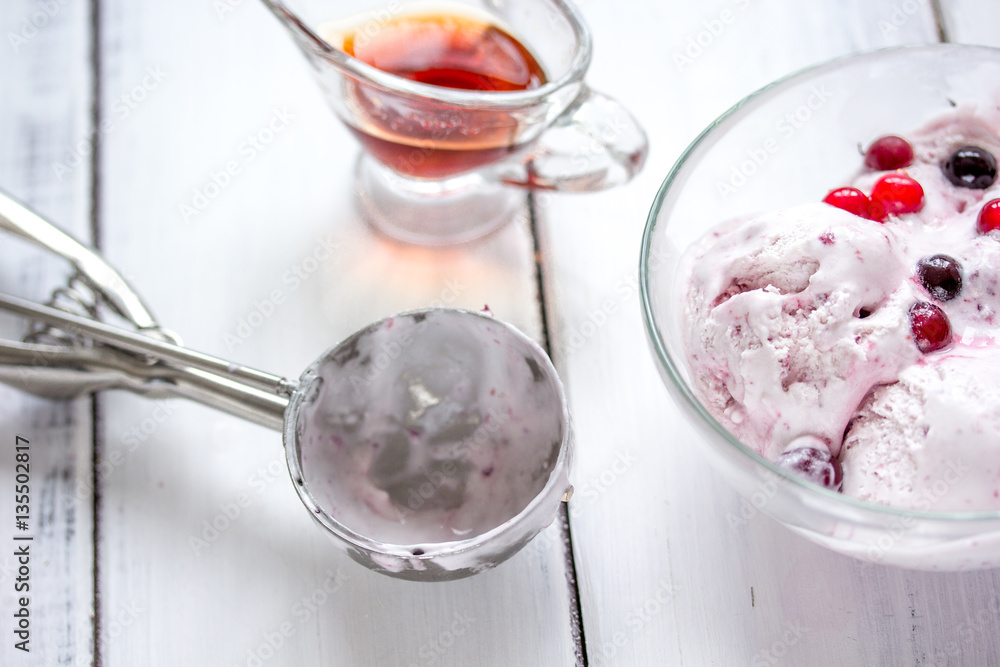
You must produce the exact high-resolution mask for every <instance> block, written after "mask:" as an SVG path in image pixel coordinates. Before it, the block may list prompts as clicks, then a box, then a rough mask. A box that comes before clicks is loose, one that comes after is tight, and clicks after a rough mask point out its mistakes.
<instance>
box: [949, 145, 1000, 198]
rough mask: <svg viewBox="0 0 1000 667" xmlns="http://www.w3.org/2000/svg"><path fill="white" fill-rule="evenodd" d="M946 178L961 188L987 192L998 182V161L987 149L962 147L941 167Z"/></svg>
mask: <svg viewBox="0 0 1000 667" xmlns="http://www.w3.org/2000/svg"><path fill="white" fill-rule="evenodd" d="M941 169H942V170H943V171H944V175H945V177H946V178H947V179H948V180H949V181H951V184H952V185H954V186H956V187H959V188H972V189H973V190H985V189H986V188H988V187H990V186H991V185H993V183H994V182H995V181H996V180H997V159H996V158H995V157H993V154H992V153H990V152H989V151H988V150H986V149H985V148H980V147H979V146H962V147H961V148H959V149H958V150H956V151H955V152H954V153H952V154H951V155H950V156H949V157H948V159H947V160H945V162H944V164H943V165H941Z"/></svg>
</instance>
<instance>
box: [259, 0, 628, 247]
mask: <svg viewBox="0 0 1000 667" xmlns="http://www.w3.org/2000/svg"><path fill="white" fill-rule="evenodd" d="M263 1H264V3H265V4H266V5H267V6H268V7H269V8H270V9H271V10H272V11H273V12H274V14H275V15H276V16H277V17H278V18H279V19H280V20H281V21H282V23H283V24H284V25H285V27H286V28H288V30H289V31H290V32H291V33H292V35H293V37H294V38H295V41H296V43H297V44H298V45H299V46H300V47H301V49H302V50H303V52H304V53H305V54H306V56H307V57H308V59H309V61H310V63H311V64H312V65H313V70H314V72H315V74H316V77H317V80H318V82H319V84H320V86H321V87H322V89H323V90H324V92H325V93H326V97H327V99H328V100H329V102H330V104H331V105H332V106H333V109H334V111H335V112H336V114H337V115H338V117H339V118H340V119H341V120H342V121H343V122H344V123H345V124H346V125H347V127H348V128H349V129H350V130H351V132H352V134H354V135H355V136H356V137H357V138H358V140H359V141H360V143H361V144H362V146H363V148H364V151H363V152H362V154H361V156H360V158H359V160H358V164H357V172H356V179H357V182H356V184H357V189H358V195H359V198H360V203H361V209H362V212H363V214H364V216H365V218H366V219H367V220H368V222H370V223H371V224H372V225H373V226H374V227H375V228H376V229H378V230H379V231H381V232H383V233H385V234H388V235H389V236H392V237H394V238H397V239H400V240H404V241H408V242H413V243H424V244H439V243H456V242H462V241H466V240H469V239H472V238H476V237H478V236H481V235H483V234H486V233H487V232H489V231H491V230H493V229H495V228H497V227H498V226H500V225H502V224H503V223H504V222H506V221H507V220H509V219H510V218H511V217H512V215H513V213H514V211H515V209H516V208H517V207H518V206H519V205H520V204H521V203H522V202H523V193H522V192H521V190H522V189H524V188H531V189H538V190H553V191H563V192H591V191H595V190H601V189H605V188H609V187H614V186H617V185H620V184H622V183H625V182H626V181H628V180H629V179H630V178H631V177H632V176H633V175H634V174H636V173H637V172H638V171H639V169H641V167H642V164H643V162H644V160H645V157H646V152H647V141H646V136H645V133H644V132H643V130H642V128H641V127H640V126H639V124H638V123H637V122H636V121H635V119H634V118H633V117H632V116H631V114H629V112H628V111H627V110H626V109H624V108H623V107H622V106H621V105H620V104H618V103H617V102H616V101H614V100H613V99H611V98H609V97H607V96H605V95H603V94H601V93H598V92H595V91H593V90H591V89H590V88H588V87H587V85H586V84H585V83H584V80H583V79H584V75H585V73H586V71H587V67H588V65H589V63H590V57H591V38H590V32H589V31H588V29H587V27H586V25H584V23H583V21H582V19H581V17H580V15H579V13H578V12H577V11H576V9H575V8H573V7H572V6H571V5H569V4H568V3H567V2H564V1H563V0H448V2H433V3H429V2H425V1H421V0H414V1H408V0H391V1H390V2H389V4H385V0H370V1H366V0H351V1H349V2H348V1H347V0H293V1H292V2H289V3H284V2H280V1H279V0H263ZM345 17H346V18H345ZM483 68H485V70H486V72H487V74H485V75H484V74H483ZM470 71H471V72H472V73H471V74H470Z"/></svg>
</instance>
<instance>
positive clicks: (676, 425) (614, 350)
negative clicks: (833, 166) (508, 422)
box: [538, 1, 1000, 665]
mask: <svg viewBox="0 0 1000 667" xmlns="http://www.w3.org/2000/svg"><path fill="white" fill-rule="evenodd" d="M581 4H582V11H583V13H584V15H585V17H586V18H587V20H588V22H589V23H590V25H591V27H592V29H593V31H594V42H595V58H594V63H593V66H592V68H591V74H590V76H589V77H588V78H589V80H590V81H591V82H592V84H593V85H594V87H595V88H597V89H600V90H605V91H606V92H609V93H611V94H613V95H614V96H616V97H617V98H618V99H619V100H621V101H622V102H623V103H624V104H625V105H626V106H628V107H629V108H631V109H632V110H633V111H634V113H635V114H636V115H637V117H638V118H639V119H640V121H641V122H642V123H643V124H644V126H645V127H646V129H647V130H648V132H649V135H650V142H651V146H652V151H651V154H650V159H649V162H648V165H647V167H646V169H645V171H644V172H643V173H642V174H641V175H640V176H639V177H638V178H637V179H636V180H635V181H634V182H633V183H631V184H629V185H628V186H627V187H624V188H621V189H619V190H616V191H612V192H607V193H602V194H599V195H593V196H586V197H580V196H542V197H539V200H538V201H539V216H540V217H541V218H542V219H543V220H544V234H543V256H544V261H545V266H546V274H545V275H546V278H547V283H548V289H549V291H550V294H549V297H550V298H549V299H548V303H549V304H550V309H549V313H550V316H551V318H552V320H553V325H552V332H553V333H552V336H553V341H554V346H555V347H556V351H557V354H556V356H557V366H558V367H559V368H560V370H561V372H562V373H563V374H564V377H565V379H566V381H567V384H568V388H569V393H570V400H571V407H572V409H573V411H574V414H575V418H576V426H577V436H578V437H577V441H578V444H579V449H578V452H579V457H578V466H577V472H576V486H577V493H576V495H575V497H574V499H573V500H572V501H571V503H570V507H571V517H572V530H573V537H574V542H575V552H576V554H577V556H578V560H577V563H578V572H579V575H580V581H581V595H582V607H583V616H584V621H585V623H584V626H585V631H586V640H587V648H588V654H589V661H590V664H591V665H646V664H657V665H706V664H718V665H736V664H753V665H776V664H790V665H862V664H864V665H876V664H994V663H996V662H997V656H998V655H1000V653H998V647H997V643H996V641H997V640H996V638H995V635H994V633H991V632H990V631H989V630H987V629H986V628H991V627H996V625H997V623H998V621H1000V619H998V590H1000V586H998V584H1000V581H998V576H1000V575H998V573H997V572H985V573H970V574H925V573H916V572H906V571H903V570H896V569H889V568H883V567H875V566H871V567H867V568H866V567H863V566H861V565H860V564H859V563H857V562H855V561H853V560H850V559H848V558H845V557H842V556H839V555H837V554H834V553H831V552H828V551H826V550H824V549H822V548H820V547H817V546H814V545H812V544H811V543H809V542H807V541H806V540H804V539H802V538H800V537H798V536H796V535H794V534H792V533H790V532H789V531H787V530H786V529H785V528H783V527H781V526H780V525H778V524H777V523H775V522H773V521H771V520H770V519H768V518H765V517H763V516H758V517H756V518H754V519H753V520H751V521H749V522H748V525H746V526H743V527H739V528H738V529H736V530H733V529H731V528H730V527H729V526H728V525H727V524H726V522H725V520H724V517H725V516H726V514H727V513H733V514H738V512H739V510H740V499H739V497H738V496H737V495H736V494H735V493H734V492H733V491H731V490H730V489H729V488H728V486H727V485H726V484H725V483H724V482H723V481H722V480H721V478H719V477H717V475H716V474H715V473H714V472H713V471H712V470H711V469H710V468H709V466H708V465H707V464H706V463H705V462H704V461H703V460H702V457H701V456H700V454H699V452H697V451H696V450H695V448H694V446H693V444H691V445H690V446H686V445H688V444H689V443H692V440H693V439H694V438H695V437H696V436H695V435H694V433H693V431H692V430H691V429H690V427H688V426H687V424H686V422H685V419H684V417H683V415H682V414H681V413H680V412H679V411H678V410H677V408H676V407H675V405H674V403H673V401H672V400H671V399H670V398H669V396H668V395H667V394H666V392H665V390H664V388H663V386H662V383H661V381H660V379H659V378H658V376H657V374H656V371H655V367H654V362H653V360H652V357H651V354H650V352H649V350H648V349H647V345H646V343H645V340H644V334H643V331H642V319H641V315H640V312H639V307H638V306H639V299H638V294H637V288H636V283H635V280H636V278H635V275H636V265H637V259H638V251H639V242H640V236H641V232H642V229H643V226H644V223H645V219H646V215H647V212H648V209H649V206H650V204H651V202H652V200H653V196H654V194H655V192H656V190H657V188H658V186H659V184H660V182H661V180H662V179H663V177H664V176H665V175H666V173H667V171H668V170H669V168H670V166H671V164H672V162H673V161H674V160H675V159H676V158H677V157H678V156H679V154H680V152H681V150H682V149H683V148H684V147H685V146H686V145H687V144H688V143H689V142H690V141H691V140H692V139H694V137H695V136H696V134H697V133H698V132H699V131H700V130H701V129H702V128H704V127H705V126H706V125H707V124H708V123H709V122H710V121H711V120H712V119H713V118H714V117H716V116H717V115H718V114H720V113H721V112H723V111H724V110H725V109H726V108H728V107H729V106H730V105H732V104H734V103H735V102H736V101H738V100H739V99H740V98H741V97H742V96H743V95H745V94H746V93H749V92H751V91H752V90H754V89H756V88H758V87H759V86H761V85H763V84H765V83H767V82H769V81H771V80H773V79H775V78H777V77H779V76H782V75H785V74H787V73H789V72H792V71H795V70H798V69H800V68H803V67H805V66H808V65H810V64H813V63H816V62H820V61H823V60H826V59H828V58H832V57H835V56H838V55H841V54H846V53H849V52H852V51H855V50H860V49H868V48H875V47H879V46H889V45H894V44H902V43H910V42H922V41H934V40H935V39H936V34H937V29H936V25H935V23H934V20H933V13H932V11H931V8H930V5H929V3H927V2H918V3H899V2H877V3H865V2H844V3H825V4H824V3H797V4H794V6H793V5H792V4H791V3H781V2H721V1H716V2H708V3H697V4H696V3H672V4H670V5H669V6H668V5H663V4H661V3H651V2H650V3H642V4H639V3H635V4H627V5H625V4H621V3H619V4H616V5H611V4H607V3H598V2H583V3H581ZM907 9H909V10H911V11H909V12H908V11H907ZM724 12H726V13H725V14H724ZM970 20H972V21H975V20H976V18H975V16H973V17H972V18H971V19H970ZM699 40H700V43H699ZM692 43H693V44H694V45H695V46H694V47H691V44H692ZM689 47H691V50H690V52H688V51H687V49H688V48H689ZM699 49H700V50H699ZM683 58H688V59H689V60H690V62H687V61H685V60H683ZM553 304H554V305H553Z"/></svg>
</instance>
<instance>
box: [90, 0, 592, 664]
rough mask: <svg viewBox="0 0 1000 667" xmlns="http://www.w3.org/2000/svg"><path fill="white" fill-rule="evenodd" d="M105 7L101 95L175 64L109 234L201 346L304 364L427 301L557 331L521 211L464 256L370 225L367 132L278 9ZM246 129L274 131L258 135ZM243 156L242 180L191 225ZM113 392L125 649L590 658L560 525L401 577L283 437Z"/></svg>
mask: <svg viewBox="0 0 1000 667" xmlns="http://www.w3.org/2000/svg"><path fill="white" fill-rule="evenodd" d="M103 16H104V18H105V23H104V24H103V25H102V28H103V34H104V39H103V40H102V58H103V59H104V62H105V63H106V68H105V70H106V72H107V77H106V79H105V80H104V81H103V83H102V95H103V100H104V104H105V108H109V109H113V108H114V107H113V104H114V100H115V99H116V98H117V97H120V96H121V95H123V94H128V91H130V90H133V89H134V88H135V86H137V85H138V86H141V85H143V84H142V82H143V80H144V78H146V77H147V76H149V74H148V73H149V71H150V68H152V69H153V71H158V72H159V76H160V78H161V79H162V80H161V81H160V82H159V83H158V84H157V85H156V86H155V88H153V89H152V90H149V91H148V95H147V96H146V97H145V99H144V100H143V101H142V102H141V103H139V104H137V105H136V107H135V108H134V109H132V110H131V111H130V113H129V114H128V116H127V117H126V118H123V119H122V120H121V121H120V122H119V123H118V124H117V125H116V129H115V131H114V132H113V133H112V134H110V135H109V137H108V142H107V150H106V152H105V162H104V164H103V165H102V168H103V179H102V184H103V188H102V193H101V196H102V199H101V210H102V211H103V215H102V219H101V231H102V243H103V245H104V247H105V248H106V252H107V255H108V256H109V258H110V259H111V260H112V261H113V262H114V263H115V264H117V265H118V266H120V267H122V268H123V270H124V271H125V273H126V274H128V275H129V276H130V277H131V278H133V279H134V281H135V284H136V285H137V286H138V288H139V289H140V291H141V292H142V293H143V294H144V295H146V297H147V298H148V300H149V302H150V303H151V304H153V306H154V308H155V310H156V312H157V314H158V315H159V317H160V318H161V319H162V321H163V322H164V323H165V324H166V325H167V326H169V327H170V328H173V329H176V330H177V331H179V332H180V333H181V334H182V335H183V337H184V339H185V341H186V343H187V344H188V345H190V346H192V347H194V348H195V349H200V350H204V351H206V352H210V353H214V354H218V355H221V356H224V357H229V358H232V359H234V360H238V361H240V362H244V363H248V364H252V365H254V366H257V367H260V368H263V369H265V370H269V371H272V372H278V373H282V374H285V375H287V376H289V377H297V376H298V375H299V373H300V372H301V371H302V370H303V369H304V368H305V367H306V365H307V364H308V363H310V362H311V361H312V360H314V359H315V358H317V357H318V356H319V355H320V353H321V352H322V351H323V350H324V349H325V348H327V347H329V346H330V345H332V344H333V343H335V342H336V341H338V340H340V339H341V338H343V337H345V336H346V335H348V334H349V333H351V332H353V331H355V330H357V329H359V328H361V327H362V326H364V325H366V324H368V323H369V322H372V321H375V320H376V319H379V318H381V317H383V316H385V315H388V314H391V313H394V312H398V311H401V310H404V309H408V308H413V307H417V306H424V305H428V304H430V303H439V304H448V305H457V306H464V307H470V308H481V307H482V306H483V305H484V304H488V305H489V306H490V308H491V309H492V310H493V312H494V313H495V314H496V315H497V316H498V317H501V318H503V319H505V320H508V321H511V322H512V323H514V324H515V325H517V326H519V327H521V328H522V329H524V330H525V331H527V332H528V333H529V334H530V335H534V336H538V335H539V334H540V331H541V329H540V317H539V313H538V308H537V295H536V294H535V281H534V262H533V250H532V246H531V241H530V234H528V232H527V229H526V226H525V221H524V220H521V221H520V222H519V223H518V224H515V225H512V226H510V227H508V228H507V229H505V230H504V231H502V232H501V233H499V234H497V235H494V236H492V237H490V238H489V239H487V240H486V241H484V242H482V243H479V244H476V245H473V246H470V247H464V248H461V249H445V250H420V249H414V248H408V247H404V246H400V245H397V244H394V243H391V242H388V241H385V240H383V239H380V238H378V237H376V236H374V235H373V234H372V233H371V232H370V231H369V230H368V229H367V227H365V226H364V225H363V224H362V223H361V222H360V219H359V217H358V215H357V213H356V211H355V209H354V200H353V193H352V190H351V187H352V185H351V178H352V169H353V166H354V157H355V155H356V153H357V147H356V144H355V143H354V142H353V141H352V140H351V139H350V137H349V135H348V134H347V132H346V131H345V130H344V129H343V128H342V127H341V126H340V125H339V123H338V121H337V120H336V119H335V118H334V117H333V115H332V113H331V112H330V111H329V110H328V108H327V106H326V103H325V101H324V100H323V99H322V97H321V95H320V93H319V90H318V88H317V86H316V85H315V83H314V82H313V81H312V79H311V78H310V74H309V69H308V66H307V64H306V63H305V61H304V60H303V59H302V57H301V56H300V54H299V53H298V52H297V51H295V49H294V46H293V45H292V43H291V41H290V39H289V38H288V36H287V35H286V34H285V32H284V30H283V28H281V27H280V26H279V25H278V23H277V22H276V21H275V20H274V19H273V18H272V17H271V16H270V15H269V14H267V13H266V12H265V11H264V9H263V7H262V6H261V4H260V3H256V2H245V3H242V4H239V6H238V7H237V8H236V10H235V11H233V12H231V13H228V14H225V15H224V16H221V17H220V16H219V15H218V14H217V13H216V11H215V9H214V8H213V7H212V6H211V5H210V4H208V3H171V2H166V1H164V2H149V3H143V4H142V5H137V4H135V3H131V2H109V3H106V4H104V5H103ZM179 35H183V38H179V37H178V36H179ZM279 117H280V118H283V119H286V118H287V122H286V121H285V120H281V121H276V122H275V123H274V124H273V125H272V120H274V119H276V118H279ZM279 127H280V129H278V128H279ZM268 128H271V129H270V130H268V131H269V132H272V133H273V136H270V137H269V138H266V137H265V134H266V133H264V130H267V129H268ZM262 133H264V134H262ZM250 136H257V137H259V138H260V140H261V142H264V143H265V145H264V146H263V147H262V148H261V149H260V150H256V151H250V150H247V141H248V139H247V138H248V137H250ZM229 161H238V163H239V164H240V173H239V174H237V175H235V176H234V177H233V178H232V179H231V182H228V183H226V184H225V185H224V186H220V188H219V191H218V192H216V193H215V194H214V196H211V197H210V199H211V201H210V204H209V205H208V206H206V207H204V210H201V211H199V213H198V214H197V215H195V216H191V217H189V218H188V219H185V218H184V216H183V215H182V213H181V212H180V205H181V204H184V203H191V202H193V201H194V197H195V193H196V191H198V192H204V191H205V190H206V185H207V184H210V183H212V182H213V177H214V175H215V174H216V173H217V172H218V171H219V170H221V169H223V168H224V166H225V165H226V164H227V162H229ZM210 189H211V188H210ZM297 272H298V274H301V275H298V274H297ZM276 294H277V296H275V295H276ZM279 301H280V303H279ZM244 327H248V328H244ZM101 400H102V405H103V407H104V409H105V414H106V415H107V417H106V421H105V424H104V426H103V432H104V434H105V437H106V443H107V445H106V446H107V449H108V452H112V451H118V452H120V457H119V458H120V460H121V461H122V463H121V464H120V465H119V466H118V467H117V468H116V469H115V471H114V473H113V474H112V475H110V476H109V477H108V478H107V480H106V481H105V484H104V487H103V498H104V501H103V508H104V511H103V513H102V515H101V517H100V531H99V532H100V553H101V554H102V578H101V582H100V583H101V600H102V609H101V612H102V618H103V623H102V627H103V628H105V629H107V628H108V627H109V623H110V622H111V621H112V619H114V618H115V615H116V614H124V615H126V616H127V615H128V614H130V613H131V614H132V615H133V617H132V618H129V619H127V620H129V621H130V623H129V624H128V626H127V627H125V628H124V630H123V632H121V633H120V634H119V635H118V636H117V637H114V638H112V637H110V636H107V635H105V636H104V637H102V638H103V639H104V640H105V646H106V648H105V651H104V664H105V665H137V664H143V665H177V664H211V665H248V664H255V660H260V661H262V662H264V664H267V665H268V666H269V667H270V666H272V665H314V664H324V665H352V666H353V665H403V666H406V665H411V664H414V665H425V664H427V665H429V664H437V665H476V664H511V665H514V664H546V665H568V664H572V662H573V644H572V641H571V634H570V623H569V613H570V608H569V602H568V600H569V596H568V594H567V590H566V577H565V572H564V564H563V563H564V560H563V551H562V545H561V544H560V542H559V541H558V540H557V539H548V540H543V541H539V542H538V543H536V544H534V545H532V548H530V549H528V550H525V551H524V552H522V553H521V554H519V555H518V556H516V557H515V558H514V559H512V560H511V561H510V562H508V563H505V564H504V565H502V566H501V567H499V568H498V569H496V570H494V571H491V572H488V573H485V574H482V575H480V576H477V577H475V578H473V579H470V580H465V581H460V582H455V583H449V584H441V585H420V584H414V583H409V582H400V581H396V580H392V579H389V578H387V577H384V576H381V575H376V574H373V573H370V572H368V571H367V570H364V569H363V568H361V567H360V566H358V565H356V564H354V563H353V562H352V561H350V560H349V559H348V558H347V557H346V556H344V555H343V554H342V553H341V552H340V551H339V550H338V549H337V548H336V547H335V546H334V544H333V543H332V542H331V541H330V540H329V539H328V538H327V536H325V535H324V534H322V533H321V531H320V530H319V529H318V528H317V527H316V526H315V524H314V523H313V522H312V520H311V519H310V517H308V516H307V512H306V510H305V509H304V508H303V507H302V505H301V504H300V503H299V501H298V499H297V497H296V495H295V493H294V491H293V488H292V485H291V483H290V481H289V479H288V474H287V472H286V470H285V464H284V458H283V453H282V450H281V438H280V435H279V434H277V433H273V432H269V431H266V430H263V429H260V428H258V427H255V426H251V425H248V424H244V423H241V422H239V421H237V420H235V419H232V418H229V417H226V416H223V415H220V414H217V413H213V412H210V411H209V410H207V409H204V408H201V407H198V406H194V405H190V404H183V403H180V402H171V403H166V404H162V405H158V404H156V403H155V402H149V401H144V400H142V399H139V398H135V397H131V396H124V395H107V396H104V397H102V399H101ZM220 517H221V518H220ZM212 524H215V525H217V526H218V528H217V529H216V528H212V527H211V525H212ZM195 538H197V539H200V540H204V544H201V543H198V542H197V541H195ZM130 610H131V611H130Z"/></svg>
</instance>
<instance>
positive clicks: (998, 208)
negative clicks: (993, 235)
mask: <svg viewBox="0 0 1000 667" xmlns="http://www.w3.org/2000/svg"><path fill="white" fill-rule="evenodd" d="M994 229H1000V199H991V200H989V201H988V202H986V203H985V204H983V208H982V210H980V211H979V217H978V218H976V230H977V231H978V232H979V233H980V234H988V233H989V232H992V231H993V230H994Z"/></svg>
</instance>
